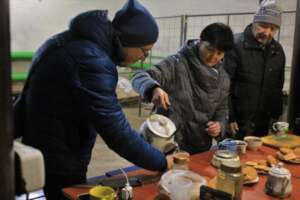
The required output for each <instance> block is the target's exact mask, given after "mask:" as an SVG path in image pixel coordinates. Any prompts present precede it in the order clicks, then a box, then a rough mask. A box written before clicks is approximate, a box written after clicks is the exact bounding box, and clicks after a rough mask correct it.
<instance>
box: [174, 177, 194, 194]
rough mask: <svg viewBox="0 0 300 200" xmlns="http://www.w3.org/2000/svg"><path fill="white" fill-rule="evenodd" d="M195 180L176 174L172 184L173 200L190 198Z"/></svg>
mask: <svg viewBox="0 0 300 200" xmlns="http://www.w3.org/2000/svg"><path fill="white" fill-rule="evenodd" d="M192 184H193V181H192V180H190V179H187V178H185V177H182V176H174V177H172V179H171V184H170V193H171V194H170V197H171V199H172V200H190V199H191V192H190V191H191V188H192Z"/></svg>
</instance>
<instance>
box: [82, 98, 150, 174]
mask: <svg viewBox="0 0 300 200" xmlns="http://www.w3.org/2000/svg"><path fill="white" fill-rule="evenodd" d="M150 108H151V106H149V105H143V106H142V112H141V117H139V114H138V103H134V104H133V105H129V106H123V111H124V113H125V115H126V116H127V119H128V121H129V123H130V124H131V125H132V127H133V128H135V129H138V128H139V126H140V124H141V123H142V122H143V121H144V120H145V119H146V118H147V116H149V113H150ZM131 165H133V164H131V163H130V162H128V161H126V160H125V159H123V158H122V157H120V156H119V155H118V154H116V153H115V152H113V151H112V150H110V149H109V148H108V147H107V146H106V144H105V143H104V141H103V140H102V138H101V137H100V136H98V138H97V141H96V144H95V147H94V149H93V154H92V160H91V163H90V165H89V168H88V173H87V176H88V177H93V176H99V175H101V174H104V173H105V172H107V171H111V170H115V169H118V168H121V167H127V166H131Z"/></svg>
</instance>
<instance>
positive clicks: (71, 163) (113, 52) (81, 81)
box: [23, 0, 171, 200]
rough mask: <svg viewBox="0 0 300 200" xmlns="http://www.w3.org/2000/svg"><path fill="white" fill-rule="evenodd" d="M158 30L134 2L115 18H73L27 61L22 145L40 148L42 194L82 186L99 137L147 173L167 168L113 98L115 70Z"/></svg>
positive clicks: (145, 47) (137, 56)
mask: <svg viewBox="0 0 300 200" xmlns="http://www.w3.org/2000/svg"><path fill="white" fill-rule="evenodd" d="M157 38H158V26H157V24H156V22H155V20H154V18H153V17H152V16H151V14H150V13H149V12H148V11H147V10H146V9H145V8H144V7H143V6H142V5H141V4H140V3H138V2H137V1H135V0H129V1H128V2H127V3H126V4H125V5H124V7H123V8H122V9H121V10H119V11H118V12H117V13H116V15H115V17H114V19H113V21H112V22H111V21H109V19H108V18H107V11H100V10H97V11H89V12H85V13H82V14H80V15H78V16H77V17H75V18H74V19H73V20H72V21H71V23H70V27H69V29H68V30H67V31H65V32H63V33H60V34H58V35H55V36H53V37H52V38H50V39H49V40H47V41H46V42H45V43H44V44H43V45H42V46H41V47H40V48H39V50H38V51H37V52H36V55H35V58H34V59H33V63H32V67H31V69H30V75H29V78H28V80H27V87H26V89H25V91H23V92H24V93H23V94H24V96H23V97H25V102H26V104H25V105H26V107H25V108H26V128H25V133H24V136H23V142H24V143H25V144H28V145H31V146H34V147H36V148H38V149H40V150H41V151H42V153H43V155H44V159H45V165H46V185H45V195H46V197H47V199H50V200H52V199H55V200H57V199H60V198H62V197H61V189H62V188H63V187H66V186H70V185H72V184H79V183H83V182H85V181H86V172H87V166H88V164H89V162H90V158H91V151H92V148H93V145H94V143H95V139H96V135H97V133H99V134H100V136H101V137H102V138H103V139H104V141H105V142H106V144H107V145H108V146H109V147H110V148H111V149H113V150H114V151H115V152H117V153H118V154H119V155H121V156H122V157H124V158H125V159H127V160H129V161H131V162H132V163H134V164H136V165H138V166H140V167H143V168H145V169H148V170H154V171H163V170H165V169H167V168H168V167H170V164H171V162H169V161H171V157H167V158H168V159H166V157H165V156H164V155H163V154H162V153H161V152H160V151H158V150H156V149H155V148H153V147H152V146H150V145H149V144H148V143H146V142H145V141H144V140H143V139H142V138H141V137H140V136H138V134H137V133H136V132H135V130H133V129H132V128H131V126H130V125H129V123H128V121H127V120H126V118H125V116H124V113H123V112H122V109H121V106H120V104H119V103H118V99H117V96H116V93H115V89H116V85H117V81H118V73H117V67H116V66H117V65H127V64H129V63H133V62H136V61H138V60H141V59H144V58H145V57H146V56H147V54H148V52H149V51H150V49H151V48H152V46H153V44H154V43H155V42H156V40H157Z"/></svg>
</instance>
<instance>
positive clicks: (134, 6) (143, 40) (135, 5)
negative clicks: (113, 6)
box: [112, 0, 158, 47]
mask: <svg viewBox="0 0 300 200" xmlns="http://www.w3.org/2000/svg"><path fill="white" fill-rule="evenodd" d="M112 23H113V26H114V28H115V29H116V30H117V31H118V32H119V33H120V41H121V43H122V45H123V46H125V47H142V46H145V45H148V44H153V43H155V42H156V40H157V38H158V26H157V24H156V22H155V19H154V18H153V16H152V15H151V14H150V13H149V12H148V10H147V9H146V8H145V7H144V6H142V5H141V4H140V3H139V2H138V1H136V0H128V1H127V3H126V4H125V5H124V6H123V8H122V9H121V10H119V11H118V12H117V13H116V15H115V17H114V19H113V20H112Z"/></svg>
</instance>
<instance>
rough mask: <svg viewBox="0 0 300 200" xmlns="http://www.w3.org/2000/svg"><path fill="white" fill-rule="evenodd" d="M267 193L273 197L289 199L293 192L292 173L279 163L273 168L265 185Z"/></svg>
mask: <svg viewBox="0 0 300 200" xmlns="http://www.w3.org/2000/svg"><path fill="white" fill-rule="evenodd" d="M265 192H266V193H267V194H269V195H271V196H276V197H280V198H284V197H287V196H289V195H290V194H291V192H292V183H291V173H290V171H289V170H288V169H286V168H284V167H283V164H282V163H278V165H275V166H273V167H272V168H271V170H270V171H269V176H268V179H267V182H266V185H265Z"/></svg>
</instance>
